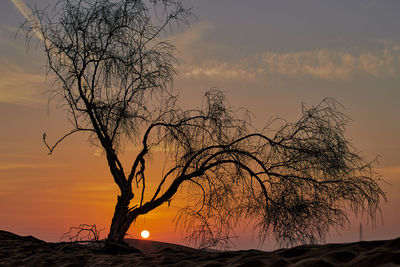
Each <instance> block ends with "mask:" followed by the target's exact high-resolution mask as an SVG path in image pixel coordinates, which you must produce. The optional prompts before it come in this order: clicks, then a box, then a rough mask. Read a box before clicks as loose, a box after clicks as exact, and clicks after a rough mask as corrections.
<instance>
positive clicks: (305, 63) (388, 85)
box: [0, 0, 400, 249]
mask: <svg viewBox="0 0 400 267" xmlns="http://www.w3.org/2000/svg"><path fill="white" fill-rule="evenodd" d="M14 2H20V1H14ZM25 2H26V3H28V4H31V5H33V4H35V3H39V2H40V1H39V0H36V1H35V0H31V1H25ZM366 2H367V1H353V2H352V3H348V4H344V3H341V4H338V3H333V2H332V3H329V4H328V5H329V7H325V6H323V5H320V4H318V3H317V2H316V1H308V0H307V1H304V5H300V4H294V3H290V2H289V1H281V2H280V3H279V4H278V3H272V2H271V3H260V2H259V1H258V2H257V3H254V6H247V5H245V4H243V1H232V2H229V3H230V4H227V2H226V1H219V2H218V3H214V2H213V1H209V0H202V1H201V3H199V2H195V1H188V3H189V5H193V6H194V8H195V9H194V12H195V13H196V15H197V17H198V19H197V20H195V21H194V22H193V24H192V26H191V27H189V28H188V27H180V28H179V29H178V32H177V33H176V34H175V35H172V36H171V38H170V39H171V41H173V42H174V43H175V44H176V45H177V47H178V49H179V51H180V54H179V55H178V57H179V59H180V63H181V64H180V65H179V67H178V71H179V75H178V76H177V78H176V80H175V87H176V88H178V89H179V90H180V94H181V100H180V102H181V104H182V105H183V106H185V107H188V108H189V107H193V106H199V105H200V104H201V103H200V102H199V99H201V97H202V95H203V94H204V92H205V91H206V90H207V89H209V88H211V87H214V86H216V87H219V88H221V89H222V90H223V91H224V92H225V93H226V95H227V97H228V99H229V100H230V102H231V104H232V105H233V106H235V107H239V106H244V107H246V108H248V109H250V110H251V111H253V112H254V114H255V116H256V118H255V120H254V123H255V124H256V126H258V127H262V125H263V122H265V121H267V120H268V119H270V118H274V117H275V116H279V117H283V118H287V119H288V120H295V119H296V118H298V117H299V116H300V112H301V102H306V103H308V104H317V103H319V102H320V101H321V100H322V99H323V98H324V97H327V96H331V97H334V98H335V99H337V100H338V101H339V102H341V103H342V104H343V105H344V106H345V110H344V111H345V113H347V114H348V115H350V117H352V118H353V121H352V122H351V124H350V125H349V127H348V132H347V134H348V136H349V138H350V139H351V140H352V142H353V143H354V145H355V146H356V147H357V148H358V149H359V150H361V152H362V154H363V155H365V157H366V158H367V159H373V158H374V157H375V156H377V155H379V156H380V158H379V159H380V166H379V168H378V169H377V171H378V172H379V174H380V175H381V176H382V177H383V178H384V179H385V180H386V181H387V182H388V183H383V184H382V187H383V189H384V190H385V191H386V192H387V196H388V200H389V202H388V203H387V204H386V205H384V206H382V214H383V222H384V223H383V224H382V222H381V221H380V219H379V218H378V220H377V225H376V227H375V228H372V226H371V225H367V221H366V218H353V219H352V223H353V224H352V226H351V227H349V228H345V229H344V230H343V231H342V232H341V233H336V232H332V233H331V235H330V237H328V241H331V242H350V241H357V240H358V238H359V233H358V229H359V225H360V223H362V224H363V230H364V234H363V236H364V239H367V240H371V239H388V238H395V237H399V236H400V228H399V227H398V225H400V216H399V215H398V211H397V207H399V206H400V158H399V156H398V155H399V154H400V141H399V139H398V137H399V136H400V123H399V122H398V121H399V117H400V105H399V99H400V56H399V54H400V36H399V35H398V25H399V23H400V17H399V16H398V13H399V11H400V5H399V4H398V2H393V1H387V2H386V4H382V3H380V2H379V1H377V2H374V1H371V3H370V5H366V4H365V3H366ZM226 7H229V8H226ZM312 10H314V11H313V12H312ZM318 14H319V15H318ZM21 21H23V16H22V14H21V12H20V11H19V10H18V9H17V8H16V7H15V5H14V4H13V3H12V2H11V1H2V2H1V3H0V43H1V46H0V127H1V131H0V229H4V230H9V231H13V232H16V233H18V234H24V235H34V236H36V237H38V238H42V239H45V240H49V241H57V240H58V239H59V237H60V236H61V235H62V234H63V233H64V232H65V231H67V230H68V229H69V227H70V226H76V225H79V224H81V223H87V224H96V225H97V226H98V227H99V228H103V227H104V228H105V229H106V230H105V231H104V232H103V233H106V232H107V231H108V227H109V224H110V221H111V216H112V212H113V208H114V205H115V202H116V195H117V192H118V190H117V187H116V186H115V185H114V183H113V180H112V177H111V175H110V174H109V172H108V170H107V165H106V163H105V158H104V157H103V156H102V155H97V153H96V149H95V148H94V147H92V146H90V145H89V143H88V142H87V141H86V139H87V137H86V136H84V135H76V136H73V137H71V138H69V139H68V140H66V141H65V142H63V143H62V144H61V145H60V147H59V148H58V149H57V150H56V151H55V153H54V154H53V155H51V156H49V155H47V152H46V149H45V147H44V145H43V143H42V141H41V136H42V133H43V132H44V131H46V132H47V133H48V138H49V140H55V139H56V138H57V137H58V136H60V135H62V134H63V133H65V132H66V131H67V130H68V126H66V121H65V119H66V115H65V114H64V113H63V112H61V111H56V110H55V107H54V105H50V113H49V115H48V112H47V109H46V108H47V104H46V103H47V96H46V95H45V94H43V92H44V91H45V90H46V89H49V88H50V87H51V84H50V83H45V76H44V68H43V65H44V64H45V58H44V57H43V55H42V54H41V52H40V49H37V50H35V49H34V48H31V49H30V50H29V52H27V50H26V45H25V42H24V40H23V37H22V36H18V37H17V38H15V32H16V31H17V27H18V25H19V23H20V22H21ZM322 26H323V28H319V27H322ZM135 153H136V151H135V150H134V147H133V146H132V145H129V146H128V147H127V148H126V153H125V159H126V160H127V161H129V159H132V158H133V156H134V155H135ZM151 167H152V169H153V171H152V172H151V173H150V176H151V177H155V178H157V177H158V175H159V173H160V170H161V164H160V162H159V160H158V158H154V159H153V162H152V165H151ZM180 205H182V203H179V201H178V200H176V201H173V202H172V205H171V207H167V206H163V207H161V208H159V209H157V210H155V211H154V212H152V213H151V214H148V215H146V216H143V217H141V218H139V219H138V221H137V222H136V225H135V226H132V227H131V230H130V231H129V233H130V234H131V235H132V236H133V237H138V236H139V233H140V231H141V230H142V229H144V228H146V229H148V230H149V231H150V232H151V238H152V239H154V240H162V241H168V242H175V243H181V242H182V241H181V238H180V235H179V232H176V231H175V225H174V223H173V222H172V219H173V217H174V215H175V212H176V211H177V208H179V206H180ZM238 234H240V233H238ZM236 243H237V248H254V247H256V246H257V242H256V241H255V242H253V243H252V242H251V234H249V233H245V234H243V235H242V236H241V237H240V238H239V239H238V240H237V242H236ZM262 248H264V249H272V248H274V246H273V245H272V243H271V244H266V245H265V246H264V247H262Z"/></svg>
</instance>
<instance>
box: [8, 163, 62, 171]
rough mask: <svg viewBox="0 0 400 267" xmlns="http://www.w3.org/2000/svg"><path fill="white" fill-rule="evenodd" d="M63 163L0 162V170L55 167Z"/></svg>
mask: <svg viewBox="0 0 400 267" xmlns="http://www.w3.org/2000/svg"><path fill="white" fill-rule="evenodd" d="M61 166H63V165H60V164H52V165H43V164H33V163H4V162H3V163H0V171H5V170H13V169H27V168H29V169H44V168H57V167H61Z"/></svg>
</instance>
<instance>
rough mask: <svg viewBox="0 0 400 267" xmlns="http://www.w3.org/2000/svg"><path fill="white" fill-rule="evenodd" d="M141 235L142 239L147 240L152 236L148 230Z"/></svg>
mask: <svg viewBox="0 0 400 267" xmlns="http://www.w3.org/2000/svg"><path fill="white" fill-rule="evenodd" d="M140 235H141V236H142V238H144V239H146V238H148V237H149V236H150V232H149V231H147V230H143V231H142V232H141V233H140Z"/></svg>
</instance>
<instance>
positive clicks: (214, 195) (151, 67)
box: [22, 0, 385, 247]
mask: <svg viewBox="0 0 400 267" xmlns="http://www.w3.org/2000/svg"><path fill="white" fill-rule="evenodd" d="M32 16H33V17H32V18H30V19H28V20H27V22H26V23H25V24H23V26H22V29H23V30H24V31H25V32H26V33H27V36H28V38H27V39H28V40H30V38H31V37H32V36H33V35H38V36H40V40H41V43H42V44H43V47H44V51H45V54H46V55H47V63H48V70H49V73H51V74H55V81H56V83H55V85H54V88H55V89H54V90H53V91H51V96H50V98H54V97H55V98H58V99H59V101H60V102H59V103H60V105H59V106H60V107H61V108H62V109H65V110H66V111H67V112H68V115H69V122H70V126H71V127H72V129H71V130H70V131H69V132H68V133H67V134H66V135H65V136H63V137H61V138H60V139H59V140H58V141H57V142H56V143H55V144H54V145H49V144H48V143H47V141H46V135H45V134H44V135H43V141H44V143H45V144H46V146H47V148H48V149H49V152H50V154H51V153H52V152H53V151H54V149H55V148H56V146H57V145H58V144H59V143H60V142H61V141H62V140H64V138H66V137H68V136H69V135H71V134H73V133H76V132H87V133H88V134H89V135H90V140H91V142H92V143H93V144H95V145H97V146H99V147H101V148H102V149H103V150H104V152H105V153H104V154H105V156H106V158H107V162H108V165H109V169H110V172H111V174H112V176H113V178H114V181H115V183H116V184H117V185H118V187H119V189H120V193H119V195H118V200H117V204H116V206H115V212H114V216H113V218H112V223H111V227H110V231H109V234H108V237H107V244H109V245H112V244H121V243H123V242H124V241H123V239H124V237H125V235H126V232H127V231H128V229H129V227H130V226H131V224H132V222H134V221H135V220H136V219H137V218H138V216H140V215H143V214H146V213H148V212H150V211H152V210H154V209H156V208H157V207H159V206H161V205H163V204H164V203H168V204H169V203H170V201H171V199H172V198H173V197H174V196H175V194H176V193H177V192H178V190H179V189H180V188H181V187H182V186H183V185H188V186H189V189H190V198H189V199H188V206H187V207H185V208H183V209H182V210H181V211H180V212H179V214H178V223H179V224H180V225H181V226H182V227H183V229H184V232H185V233H186V234H187V238H188V240H189V241H193V242H194V243H195V244H196V245H197V246H199V247H209V246H217V245H222V246H224V245H229V238H230V237H231V235H232V233H233V229H234V228H235V225H236V223H237V222H238V221H239V220H240V219H241V218H250V220H251V221H252V222H254V223H255V226H256V229H257V230H258V236H259V237H260V240H264V238H265V237H266V236H267V235H269V234H272V235H273V236H275V238H276V239H277V241H279V242H281V243H282V244H295V243H297V242H316V241H319V240H323V239H324V236H325V234H326V233H327V231H328V230H329V229H330V227H341V226H343V225H344V224H345V223H346V222H347V220H348V219H347V212H346V211H347V210H349V209H350V210H352V211H355V212H359V211H366V212H367V213H368V215H369V216H371V217H372V218H374V216H375V213H376V210H377V209H378V208H379V203H380V200H381V199H382V198H383V199H384V198H385V194H384V193H383V192H382V190H381V189H380V187H379V186H378V184H377V179H376V177H375V173H374V170H373V162H368V161H365V160H364V159H363V158H362V157H361V156H359V154H358V153H357V151H356V150H355V149H354V148H353V147H352V145H351V143H350V142H349V140H348V139H346V137H345V136H344V130H345V125H346V123H347V122H348V117H347V116H346V115H344V114H343V113H341V112H340V107H338V104H337V103H336V102H335V101H334V100H333V99H329V98H328V99H325V100H323V101H322V102H321V103H320V104H319V105H317V106H311V107H308V108H307V107H305V106H304V107H303V111H302V116H301V118H300V119H299V120H298V121H297V122H295V123H288V122H282V123H281V125H280V127H279V128H278V130H275V131H272V129H271V124H268V125H267V126H266V127H265V128H264V129H263V130H261V131H259V130H257V129H255V128H254V127H253V126H252V125H251V123H250V119H249V116H248V113H247V112H246V111H241V110H234V109H233V108H232V107H231V106H229V104H228V103H227V101H226V98H225V96H224V94H223V93H222V92H221V91H220V90H218V89H212V90H210V91H208V92H207V93H206V94H205V97H204V100H203V103H202V106H201V107H200V108H198V109H193V110H182V109H181V108H180V107H179V106H178V105H177V103H176V100H177V96H176V95H174V93H173V90H172V81H173V76H174V74H175V69H174V64H175V63H176V61H175V58H174V55H173V53H174V46H173V45H172V44H170V43H169V42H168V41H167V40H166V34H167V32H168V31H169V29H171V27H170V26H172V24H173V23H180V22H183V23H187V22H188V18H189V17H190V16H191V12H190V10H188V9H185V8H183V7H182V3H181V1H180V0H152V1H141V0H118V1H117V0H115V1H110V0H62V1H58V2H57V3H56V4H55V5H54V7H53V8H52V9H46V10H39V9H34V10H33V15H32ZM29 21H30V22H33V23H29ZM127 142H133V143H135V144H137V145H139V146H141V150H140V152H139V153H138V155H137V156H136V158H134V159H133V160H132V164H131V165H130V166H128V168H124V167H123V165H122V163H121V161H120V155H121V153H122V152H121V149H122V148H123V146H124V145H125V144H126V143H127ZM160 149H161V150H163V151H164V152H165V153H166V154H167V156H166V157H165V158H166V160H167V164H166V166H167V168H168V169H167V171H165V173H164V174H163V175H162V176H161V177H160V180H159V184H158V187H157V188H156V190H155V191H154V192H148V190H147V187H146V182H147V179H146V173H147V169H148V168H150V167H151V165H150V164H149V158H150V157H151V155H152V154H154V152H155V151H159V150H160Z"/></svg>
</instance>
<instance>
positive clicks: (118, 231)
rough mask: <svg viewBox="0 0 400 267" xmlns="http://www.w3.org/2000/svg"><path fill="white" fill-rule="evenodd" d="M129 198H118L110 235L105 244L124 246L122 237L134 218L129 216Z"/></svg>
mask: <svg viewBox="0 0 400 267" xmlns="http://www.w3.org/2000/svg"><path fill="white" fill-rule="evenodd" d="M129 203H130V198H129V197H125V196H124V194H122V196H118V202H117V205H116V206H115V210H114V216H113V219H112V222H111V227H110V233H109V234H108V237H107V240H106V242H107V243H110V244H111V243H114V244H121V245H123V244H126V243H125V241H124V237H125V235H126V232H127V231H128V229H129V226H130V225H131V224H132V222H133V220H134V218H132V217H130V216H129Z"/></svg>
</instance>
